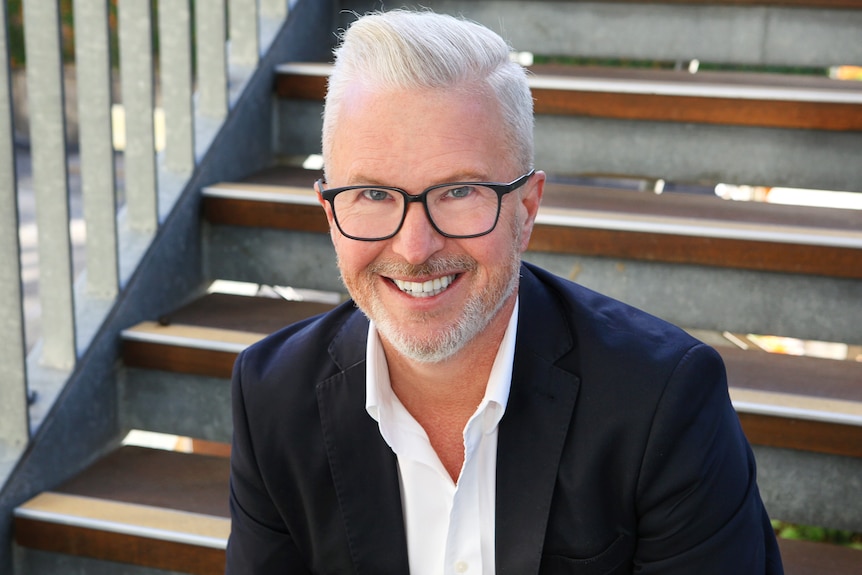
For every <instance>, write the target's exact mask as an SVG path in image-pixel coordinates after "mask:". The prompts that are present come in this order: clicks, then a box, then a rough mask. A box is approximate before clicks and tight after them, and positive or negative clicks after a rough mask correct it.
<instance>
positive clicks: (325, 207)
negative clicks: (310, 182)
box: [314, 180, 335, 229]
mask: <svg viewBox="0 0 862 575" xmlns="http://www.w3.org/2000/svg"><path fill="white" fill-rule="evenodd" d="M322 181H323V180H317V181H316V182H314V191H315V192H316V193H317V201H318V202H320V205H321V206H322V207H323V211H324V213H326V220H327V221H328V222H329V229H332V228H333V226H334V225H335V220H334V219H333V216H332V206H331V205H330V204H329V202H327V201H326V200H324V199H323V193H322V192H323V190H321V189H320V184H321V182H322Z"/></svg>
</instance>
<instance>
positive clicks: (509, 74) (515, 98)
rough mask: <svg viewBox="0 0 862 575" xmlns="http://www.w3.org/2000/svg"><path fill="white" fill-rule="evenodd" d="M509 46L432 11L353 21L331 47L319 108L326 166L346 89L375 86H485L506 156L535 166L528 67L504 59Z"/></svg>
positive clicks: (400, 12) (524, 166)
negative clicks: (496, 111) (493, 103)
mask: <svg viewBox="0 0 862 575" xmlns="http://www.w3.org/2000/svg"><path fill="white" fill-rule="evenodd" d="M510 51H511V49H510V47H509V45H508V44H507V43H506V42H505V41H504V40H503V39H502V38H501V37H500V36H498V35H497V34H496V33H494V32H492V31H491V30H489V29H488V28H486V27H484V26H482V25H479V24H476V23H474V22H470V21H467V20H463V19H458V18H454V17H452V16H447V15H443V14H435V13H433V12H427V11H426V12H411V11H407V10H393V11H390V12H377V13H373V14H368V15H366V16H363V17H361V18H359V19H358V20H357V21H356V22H354V23H353V24H352V25H351V26H350V27H349V28H348V30H347V31H346V32H345V33H344V34H343V36H342V42H341V44H340V46H339V47H338V48H337V49H336V50H335V67H334V70H333V72H332V75H331V76H330V78H329V87H328V90H327V94H326V106H325V108H324V114H323V157H324V164H326V163H327V160H328V159H329V157H330V154H331V152H332V146H333V142H332V140H333V134H334V132H335V126H336V125H337V124H338V114H339V113H340V109H341V103H342V101H343V98H344V94H345V92H346V90H347V87H348V86H349V85H351V84H353V83H355V82H361V83H364V84H365V85H366V86H371V87H373V88H376V89H377V88H379V89H381V90H396V89H441V88H457V89H465V90H468V91H469V90H477V91H483V90H487V89H490V93H491V94H492V95H494V96H495V98H496V100H497V101H498V102H499V104H500V111H501V115H502V118H503V123H504V134H505V136H506V138H507V141H508V142H509V149H510V151H511V153H512V159H513V161H515V162H516V163H518V164H519V169H522V170H524V171H526V170H527V169H529V168H531V167H532V165H533V98H532V95H531V93H530V88H529V86H528V85H527V72H526V70H525V69H524V68H523V67H522V66H521V65H520V64H517V63H516V62H513V61H511V59H510V57H509V53H510Z"/></svg>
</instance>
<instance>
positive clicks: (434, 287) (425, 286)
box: [392, 274, 458, 297]
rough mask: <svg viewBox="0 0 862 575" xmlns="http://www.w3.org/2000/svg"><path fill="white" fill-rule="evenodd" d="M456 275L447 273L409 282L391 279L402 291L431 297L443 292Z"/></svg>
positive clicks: (412, 294) (415, 295)
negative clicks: (425, 279) (446, 274)
mask: <svg viewBox="0 0 862 575" xmlns="http://www.w3.org/2000/svg"><path fill="white" fill-rule="evenodd" d="M456 277H458V276H457V275H454V274H453V275H448V276H443V277H439V278H434V279H433V280H428V281H427V282H411V281H404V280H397V279H393V280H392V281H393V282H394V283H395V285H396V286H398V289H400V290H401V291H402V292H404V293H406V294H408V295H411V296H413V297H433V296H435V295H438V294H440V293H443V291H445V289H446V288H447V287H449V285H450V284H451V283H452V282H453V281H455V278H456Z"/></svg>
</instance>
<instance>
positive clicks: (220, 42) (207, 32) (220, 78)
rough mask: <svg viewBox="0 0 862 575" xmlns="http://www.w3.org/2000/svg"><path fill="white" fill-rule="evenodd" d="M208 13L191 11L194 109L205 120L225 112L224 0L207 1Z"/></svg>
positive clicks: (225, 21)
mask: <svg viewBox="0 0 862 575" xmlns="http://www.w3.org/2000/svg"><path fill="white" fill-rule="evenodd" d="M207 8H209V9H208V10H200V9H198V10H195V24H196V31H197V34H196V38H197V72H198V109H199V110H200V113H201V115H203V116H205V117H207V118H214V119H221V118H224V117H225V116H226V115H227V112H228V80H227V48H226V45H225V35H226V33H227V19H226V18H225V0H208V1H207Z"/></svg>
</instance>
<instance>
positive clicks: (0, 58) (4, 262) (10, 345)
mask: <svg viewBox="0 0 862 575" xmlns="http://www.w3.org/2000/svg"><path fill="white" fill-rule="evenodd" d="M6 30H7V28H6V3H5V2H4V3H3V5H2V6H0V325H2V326H3V329H2V330H0V366H2V368H3V377H0V465H2V464H3V463H4V461H3V460H9V461H10V462H11V460H13V459H14V458H15V457H16V456H17V455H18V454H19V453H20V452H21V451H23V449H24V448H25V447H26V445H27V442H28V440H29V437H30V431H29V429H30V426H29V417H28V410H27V367H26V362H25V339H24V319H23V311H22V310H23V298H22V290H21V260H20V255H19V254H20V245H19V241H18V201H17V187H16V184H15V150H14V141H13V139H14V137H13V130H12V92H11V88H10V78H9V66H8V62H9V48H8V41H7V37H6ZM3 475H5V474H0V485H2V483H3V481H4V480H5V477H4V476H3Z"/></svg>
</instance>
